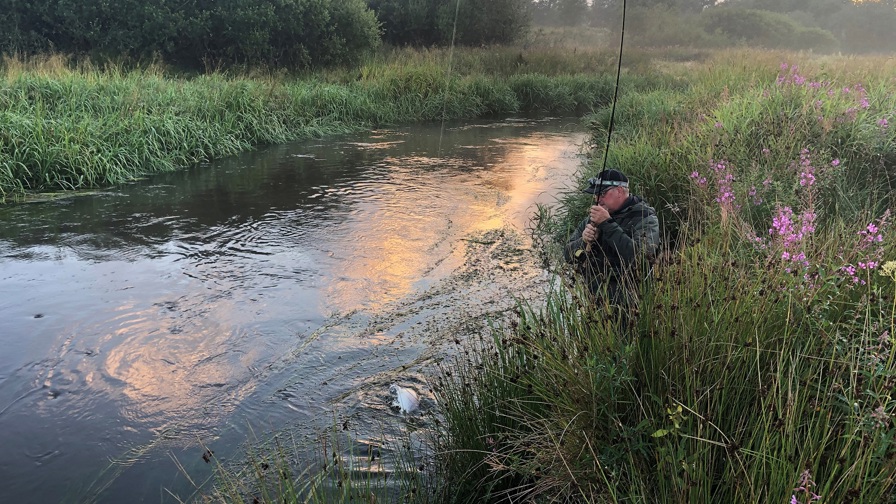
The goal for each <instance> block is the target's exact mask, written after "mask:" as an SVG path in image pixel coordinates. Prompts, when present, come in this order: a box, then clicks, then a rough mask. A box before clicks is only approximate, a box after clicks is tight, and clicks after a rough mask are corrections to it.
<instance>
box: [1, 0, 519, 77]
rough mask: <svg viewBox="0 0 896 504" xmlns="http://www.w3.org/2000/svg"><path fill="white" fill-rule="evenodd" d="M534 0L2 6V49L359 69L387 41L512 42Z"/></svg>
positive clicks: (52, 0) (170, 0)
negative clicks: (355, 65)
mask: <svg viewBox="0 0 896 504" xmlns="http://www.w3.org/2000/svg"><path fill="white" fill-rule="evenodd" d="M529 7H530V0H489V1H488V2H473V1H460V2H458V1H457V0H92V1H89V2H84V1H78V0H28V1H25V0H0V52H3V53H7V54H19V55H29V54H35V53H43V52H62V53H66V54H77V55H84V56H89V57H92V58H94V59H101V60H102V59H107V58H114V59H118V60H122V59H126V60H134V59H146V58H161V59H162V60H163V61H165V62H167V63H173V64H178V65H181V66H187V67H198V68H201V67H209V66H212V67H218V66H229V65H234V64H237V65H267V66H272V67H277V68H293V69H295V68H315V67H322V66H328V65H340V64H352V63H355V62H357V61H358V60H360V59H361V58H363V56H364V55H366V54H369V53H370V52H371V51H373V50H374V49H376V48H377V47H378V46H379V45H380V44H381V43H382V42H383V41H385V42H386V43H389V44H393V45H398V46H405V45H414V46H432V45H439V44H441V45H446V44H449V43H451V42H452V41H453V42H454V43H456V44H459V45H483V44H494V43H503V42H510V41H512V40H515V39H517V38H519V37H520V36H521V35H523V34H524V33H525V31H526V28H527V27H528V25H529Z"/></svg>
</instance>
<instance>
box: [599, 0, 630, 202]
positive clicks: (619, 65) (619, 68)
mask: <svg viewBox="0 0 896 504" xmlns="http://www.w3.org/2000/svg"><path fill="white" fill-rule="evenodd" d="M624 41H625V0H622V30H621V31H620V33H619V59H618V61H617V65H616V86H615V88H614V89H613V106H612V107H610V126H609V127H608V128H607V146H606V148H605V149H604V163H603V166H602V167H601V171H604V170H606V169H607V156H609V155H610V137H612V135H613V121H614V119H615V118H616V97H617V96H619V74H621V73H622V43H623V42H624ZM601 186H603V180H601ZM601 188H603V187H601Z"/></svg>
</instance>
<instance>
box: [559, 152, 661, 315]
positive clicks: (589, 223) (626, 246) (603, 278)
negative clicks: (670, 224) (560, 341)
mask: <svg viewBox="0 0 896 504" xmlns="http://www.w3.org/2000/svg"><path fill="white" fill-rule="evenodd" d="M585 192H586V193H590V194H593V195H594V204H593V205H592V206H591V209H590V211H589V214H588V217H587V218H586V219H585V220H584V221H582V223H581V224H580V225H579V227H578V228H577V229H576V230H575V232H573V234H572V235H571V237H570V240H569V242H568V243H567V244H566V249H565V250H564V257H565V258H566V261H567V262H569V263H573V264H576V265H577V267H578V270H579V271H580V272H581V273H582V274H583V275H584V277H585V279H586V280H587V281H588V283H589V287H590V288H591V292H592V293H594V294H600V293H602V292H603V290H602V289H603V288H604V287H605V288H606V292H607V295H608V301H609V302H610V303H611V304H617V305H620V304H622V305H627V304H628V303H629V302H631V301H633V300H634V297H633V295H634V294H635V291H634V290H632V289H630V288H629V287H633V284H632V282H633V281H634V280H635V279H636V278H637V275H639V274H645V273H646V272H647V271H649V265H650V264H651V263H652V262H653V260H654V259H655V258H656V256H657V253H658V252H659V248H660V224H659V219H657V216H656V210H654V209H653V208H652V207H650V206H649V205H648V204H647V203H646V202H645V201H644V200H642V199H641V198H640V197H638V196H635V195H632V194H629V188H628V177H626V176H625V174H623V173H622V172H621V171H619V170H613V169H610V170H604V171H602V172H600V173H599V174H598V175H597V177H594V178H592V179H590V180H589V181H588V187H587V188H586V189H585Z"/></svg>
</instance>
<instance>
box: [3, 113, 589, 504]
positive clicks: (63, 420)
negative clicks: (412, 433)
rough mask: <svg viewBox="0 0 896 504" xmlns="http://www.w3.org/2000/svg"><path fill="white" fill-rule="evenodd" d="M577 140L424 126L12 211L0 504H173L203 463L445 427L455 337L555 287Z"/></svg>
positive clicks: (200, 477) (240, 159) (577, 136)
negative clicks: (402, 427)
mask: <svg viewBox="0 0 896 504" xmlns="http://www.w3.org/2000/svg"><path fill="white" fill-rule="evenodd" d="M584 139H585V135H584V133H582V131H581V128H580V127H579V126H578V123H577V121H576V120H559V119H544V120H507V121H498V122H487V123H485V122H484V123H476V124H464V125H456V124H455V125H446V126H444V127H442V126H441V125H438V124H436V125H423V126H419V125H418V126H413V127H407V128H397V129H389V130H380V131H375V132H372V133H369V134H362V135H354V136H348V137H338V138H330V139H326V140H323V141H313V142H298V143H293V144H288V145H282V146H276V147H270V148H266V149H264V150H261V151H258V152H253V153H248V154H245V155H241V156H237V157H233V158H229V159H226V160H223V161H219V162H215V163H211V164H208V165H204V166H199V167H196V168H195V169H192V170H188V171H185V172H181V173H177V174H170V175H161V176H155V177H152V178H149V179H146V180H142V181H139V182H135V183H132V184H127V185H124V186H121V187H116V188H114V189H111V190H108V191H104V192H99V193H95V194H85V195H79V196H75V197H68V198H64V199H58V200H54V201H46V202H40V203H29V204H20V205H12V206H7V207H0V482H2V483H0V502H17V503H24V502H36V503H43V502H85V501H99V502H172V501H175V498H174V497H172V496H171V495H170V494H169V493H168V490H171V491H173V492H174V493H177V494H179V495H180V496H181V498H186V497H189V489H190V488H192V486H191V485H190V484H189V482H188V481H187V479H186V478H185V477H184V474H183V473H182V472H181V471H180V470H179V469H178V468H177V464H176V463H175V459H176V460H177V461H178V462H179V463H181V464H182V465H183V466H184V468H185V470H186V472H187V473H188V474H190V477H191V478H193V479H194V481H196V482H197V483H201V482H202V481H204V480H206V479H207V478H208V477H209V476H210V474H211V471H210V468H211V465H207V464H205V463H204V462H203V461H202V457H201V455H202V453H203V448H201V447H200V446H199V442H202V443H204V444H207V445H208V446H209V447H211V448H212V449H214V450H215V453H216V455H217V456H219V457H226V456H227V455H228V454H232V455H233V456H234V457H236V456H237V455H236V453H237V451H238V450H237V448H238V446H239V445H240V444H241V443H243V442H245V441H246V440H247V439H248V438H251V437H252V436H253V435H254V436H258V435H260V433H263V432H266V431H277V430H278V429H282V428H285V427H298V429H299V431H300V432H301V431H302V429H304V430H305V432H307V433H309V436H310V433H311V432H313V431H314V429H316V428H319V427H320V426H321V425H324V426H325V425H327V422H330V423H332V422H334V421H336V422H340V423H341V422H343V421H344V422H347V423H346V425H348V426H350V427H349V429H348V430H349V431H352V432H355V433H356V435H357V436H358V437H361V438H363V437H364V436H369V437H371V438H373V437H375V436H376V433H375V432H372V431H373V427H374V426H376V425H381V424H383V423H384V422H387V421H393V422H402V421H404V419H402V417H401V416H400V415H398V414H397V413H395V412H394V411H392V410H391V409H390V408H389V401H390V396H389V392H388V385H389V384H390V383H393V382H394V383H400V384H402V385H403V386H408V387H411V388H414V389H415V390H417V391H418V392H419V393H420V395H421V397H422V398H423V409H424V410H425V409H427V408H431V407H432V401H431V393H430V392H429V389H428V386H427V384H426V379H425V367H426V364H427V363H428V362H431V361H432V360H433V359H434V358H436V357H437V355H438V353H439V347H440V345H441V344H443V343H444V340H445V337H446V336H445V335H446V333H447V332H450V331H454V330H455V329H456V330H457V331H460V329H458V328H459V327H460V325H461V324H467V323H468V322H469V320H471V319H482V318H483V317H484V316H485V315H484V314H486V313H488V312H489V310H490V309H500V308H501V306H500V305H501V303H502V300H504V299H506V298H508V297H509V294H508V290H509V291H513V290H514V289H515V285H516V284H527V285H531V284H537V283H538V282H541V281H543V278H544V272H540V271H536V269H537V268H533V267H532V266H531V265H530V264H528V263H527V262H526V261H525V260H523V259H521V258H520V257H522V256H521V254H524V253H526V251H527V250H528V248H529V246H530V245H529V244H527V242H526V239H525V227H526V225H527V222H528V220H529V218H530V217H531V215H532V212H533V210H534V203H535V202H546V203H549V202H551V201H553V199H552V198H553V195H554V194H556V193H557V192H558V190H559V189H560V188H562V187H565V186H566V185H568V184H569V183H570V181H571V177H572V174H573V173H574V172H575V171H576V170H577V169H578V165H579V162H580V160H579V159H578V157H577V154H578V151H579V146H580V144H581V143H582V142H583V141H584ZM504 273H506V275H505V274H504ZM458 314H462V316H458ZM452 324H453V325H452ZM185 493H186V497H184V495H185Z"/></svg>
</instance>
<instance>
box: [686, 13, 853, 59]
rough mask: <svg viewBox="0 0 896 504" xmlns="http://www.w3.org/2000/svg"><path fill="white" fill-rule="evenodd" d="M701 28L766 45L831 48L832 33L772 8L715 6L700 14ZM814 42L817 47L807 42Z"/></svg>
mask: <svg viewBox="0 0 896 504" xmlns="http://www.w3.org/2000/svg"><path fill="white" fill-rule="evenodd" d="M700 17H701V22H702V24H703V27H704V29H705V30H706V31H707V32H709V33H713V34H719V35H723V36H725V37H727V38H728V39H729V40H731V41H732V42H735V43H743V44H749V45H751V46H759V47H766V48H770V49H809V48H817V49H819V50H833V48H834V47H835V46H836V43H835V42H834V36H833V35H831V34H830V33H829V32H825V31H824V30H822V29H820V28H812V29H808V28H804V27H802V26H800V25H798V24H796V22H794V21H793V20H791V19H790V18H788V17H787V16H786V15H784V14H779V13H776V12H770V11H764V10H755V9H742V8H738V7H717V8H713V9H707V10H705V11H704V12H703V13H702V14H701V16H700ZM809 43H813V44H814V43H818V44H820V47H815V46H810V47H807V45H808V44H809Z"/></svg>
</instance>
